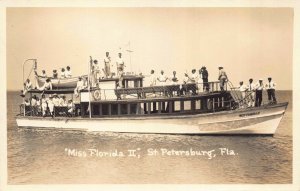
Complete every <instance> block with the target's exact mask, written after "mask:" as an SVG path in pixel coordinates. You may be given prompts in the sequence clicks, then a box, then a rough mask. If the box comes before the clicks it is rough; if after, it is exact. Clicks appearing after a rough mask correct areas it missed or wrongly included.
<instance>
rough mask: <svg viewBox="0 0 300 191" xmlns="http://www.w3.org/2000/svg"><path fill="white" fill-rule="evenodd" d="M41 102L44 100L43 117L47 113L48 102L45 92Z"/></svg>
mask: <svg viewBox="0 0 300 191" xmlns="http://www.w3.org/2000/svg"><path fill="white" fill-rule="evenodd" d="M41 102H42V114H43V117H45V116H46V114H47V107H48V104H47V100H46V98H45V95H44V94H42V98H41Z"/></svg>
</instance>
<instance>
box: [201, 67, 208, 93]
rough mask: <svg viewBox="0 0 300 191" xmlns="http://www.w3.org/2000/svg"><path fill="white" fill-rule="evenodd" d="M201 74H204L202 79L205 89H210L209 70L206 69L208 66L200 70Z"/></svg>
mask: <svg viewBox="0 0 300 191" xmlns="http://www.w3.org/2000/svg"><path fill="white" fill-rule="evenodd" d="M199 74H200V75H201V76H202V81H203V91H208V90H209V85H208V71H207V70H206V67H205V66H203V67H202V68H201V69H200V70H199Z"/></svg>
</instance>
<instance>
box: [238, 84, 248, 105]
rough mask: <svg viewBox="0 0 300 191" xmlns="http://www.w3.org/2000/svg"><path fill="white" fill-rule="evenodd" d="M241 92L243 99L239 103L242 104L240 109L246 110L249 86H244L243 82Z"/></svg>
mask: <svg viewBox="0 0 300 191" xmlns="http://www.w3.org/2000/svg"><path fill="white" fill-rule="evenodd" d="M239 90H240V92H241V95H242V99H241V100H240V103H239V104H240V108H244V105H245V99H246V91H247V86H246V85H244V82H243V81H241V82H240V87H239Z"/></svg>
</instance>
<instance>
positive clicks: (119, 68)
mask: <svg viewBox="0 0 300 191" xmlns="http://www.w3.org/2000/svg"><path fill="white" fill-rule="evenodd" d="M118 55H119V58H118V59H117V62H116V64H117V71H118V73H117V75H118V76H120V75H121V73H123V72H124V67H125V63H124V60H123V59H122V53H119V54H118Z"/></svg>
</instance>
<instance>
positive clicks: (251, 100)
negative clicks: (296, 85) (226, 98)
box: [247, 78, 255, 107]
mask: <svg viewBox="0 0 300 191" xmlns="http://www.w3.org/2000/svg"><path fill="white" fill-rule="evenodd" d="M247 89H248V91H249V103H248V107H254V106H255V102H254V99H255V98H254V97H255V85H254V83H253V79H252V78H250V79H249V85H248V87H247Z"/></svg>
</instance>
